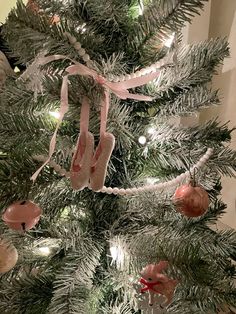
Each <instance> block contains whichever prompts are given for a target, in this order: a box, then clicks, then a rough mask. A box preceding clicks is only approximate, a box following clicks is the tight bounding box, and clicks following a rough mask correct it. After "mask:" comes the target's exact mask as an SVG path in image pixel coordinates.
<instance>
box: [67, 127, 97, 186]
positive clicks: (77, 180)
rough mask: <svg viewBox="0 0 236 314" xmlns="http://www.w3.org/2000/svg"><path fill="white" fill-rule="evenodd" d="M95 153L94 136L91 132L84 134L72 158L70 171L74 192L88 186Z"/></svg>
mask: <svg viewBox="0 0 236 314" xmlns="http://www.w3.org/2000/svg"><path fill="white" fill-rule="evenodd" d="M93 153H94V136H93V134H92V133H90V132H82V133H81V134H80V135H79V138H78V141H77V144H76V150H75V153H74V155H73V158H72V162H71V169H70V181H71V186H72V188H73V189H74V190H83V189H84V188H85V187H87V186H88V183H89V177H90V172H91V162H92V158H93Z"/></svg>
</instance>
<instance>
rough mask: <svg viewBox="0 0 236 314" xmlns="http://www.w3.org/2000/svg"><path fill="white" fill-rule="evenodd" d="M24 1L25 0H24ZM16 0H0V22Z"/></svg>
mask: <svg viewBox="0 0 236 314" xmlns="http://www.w3.org/2000/svg"><path fill="white" fill-rule="evenodd" d="M24 2H27V1H26V0H25V1H24ZM15 3H16V0H0V23H3V22H4V21H5V18H6V16H7V14H8V12H9V11H10V10H11V8H12V7H14V5H15Z"/></svg>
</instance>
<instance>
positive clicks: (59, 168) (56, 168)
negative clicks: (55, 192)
mask: <svg viewBox="0 0 236 314" xmlns="http://www.w3.org/2000/svg"><path fill="white" fill-rule="evenodd" d="M53 168H54V169H55V171H57V172H59V171H60V170H61V166H59V165H55V166H54V167H53Z"/></svg>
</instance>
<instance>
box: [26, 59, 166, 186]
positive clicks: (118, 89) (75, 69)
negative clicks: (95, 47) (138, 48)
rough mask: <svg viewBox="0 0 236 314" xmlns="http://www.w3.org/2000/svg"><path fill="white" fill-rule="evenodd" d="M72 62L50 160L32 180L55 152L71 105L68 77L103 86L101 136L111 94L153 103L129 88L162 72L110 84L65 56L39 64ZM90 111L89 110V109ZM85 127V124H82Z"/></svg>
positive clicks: (145, 82) (104, 127) (65, 78)
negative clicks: (74, 76) (82, 78)
mask: <svg viewBox="0 0 236 314" xmlns="http://www.w3.org/2000/svg"><path fill="white" fill-rule="evenodd" d="M66 59H67V60H70V61H72V62H73V63H74V64H73V65H70V66H68V67H67V68H66V70H65V71H66V72H67V73H68V74H67V75H65V76H64V77H63V81H62V87H61V104H60V110H59V119H58V122H57V126H56V129H55V132H54V134H53V136H52V138H51V141H50V145H49V155H48V159H47V160H46V161H45V162H44V164H43V165H42V166H41V167H40V168H39V169H38V170H37V171H36V172H35V173H34V174H33V175H32V177H31V180H33V181H35V180H36V179H37V177H38V175H39V173H40V172H41V171H42V169H43V168H44V167H45V166H46V165H47V164H48V163H49V161H50V159H51V158H52V155H53V153H54V151H55V147H56V137H57V132H58V130H59V128H60V125H61V123H62V121H63V118H64V115H65V114H66V112H67V111H68V108H69V104H68V77H69V76H72V75H82V76H90V77H92V78H93V79H94V80H95V81H96V82H97V83H98V84H101V85H102V86H103V87H104V89H105V92H104V98H103V99H102V101H101V126H100V134H102V133H104V132H105V130H106V121H107V114H108V108H109V97H110V96H109V93H110V92H112V93H114V94H115V95H116V96H117V97H118V98H120V99H128V98H129V99H135V100H140V101H152V100H153V98H152V97H149V96H145V95H142V94H132V93H130V92H129V91H128V89H129V88H135V87H138V86H142V85H145V84H147V83H148V82H151V81H153V80H154V79H156V78H157V77H158V76H159V74H160V71H156V72H152V73H149V74H146V75H143V76H140V77H136V78H131V79H129V80H125V81H122V82H117V83H114V82H109V81H107V80H106V79H105V78H104V77H103V76H101V75H99V74H98V73H97V72H96V71H95V70H93V69H90V68H88V67H87V66H85V65H83V64H81V63H79V62H76V61H74V60H72V59H70V58H68V57H66V56H63V55H53V56H48V57H43V58H40V60H39V63H40V65H45V64H47V63H49V62H52V61H56V60H66ZM88 110H89V109H88ZM81 125H82V126H83V124H81Z"/></svg>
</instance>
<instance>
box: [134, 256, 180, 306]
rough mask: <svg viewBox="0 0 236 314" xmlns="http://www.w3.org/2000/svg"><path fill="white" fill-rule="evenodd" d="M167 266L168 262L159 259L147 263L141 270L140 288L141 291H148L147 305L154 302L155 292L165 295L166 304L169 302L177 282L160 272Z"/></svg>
mask: <svg viewBox="0 0 236 314" xmlns="http://www.w3.org/2000/svg"><path fill="white" fill-rule="evenodd" d="M167 267H168V262H166V261H161V262H160V263H158V264H150V265H147V266H146V267H145V268H144V269H143V270H142V271H141V276H142V278H141V279H140V283H141V284H142V285H144V288H142V289H141V293H144V292H146V291H148V293H149V305H150V306H152V305H153V304H154V296H155V294H156V293H157V294H161V295H163V296H165V297H166V304H165V305H168V304H170V303H171V301H172V298H173V295H174V291H175V287H176V285H177V283H178V281H177V280H173V279H170V278H168V277H167V276H166V275H164V274H162V273H161V272H162V271H164V270H165V269H166V268H167Z"/></svg>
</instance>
